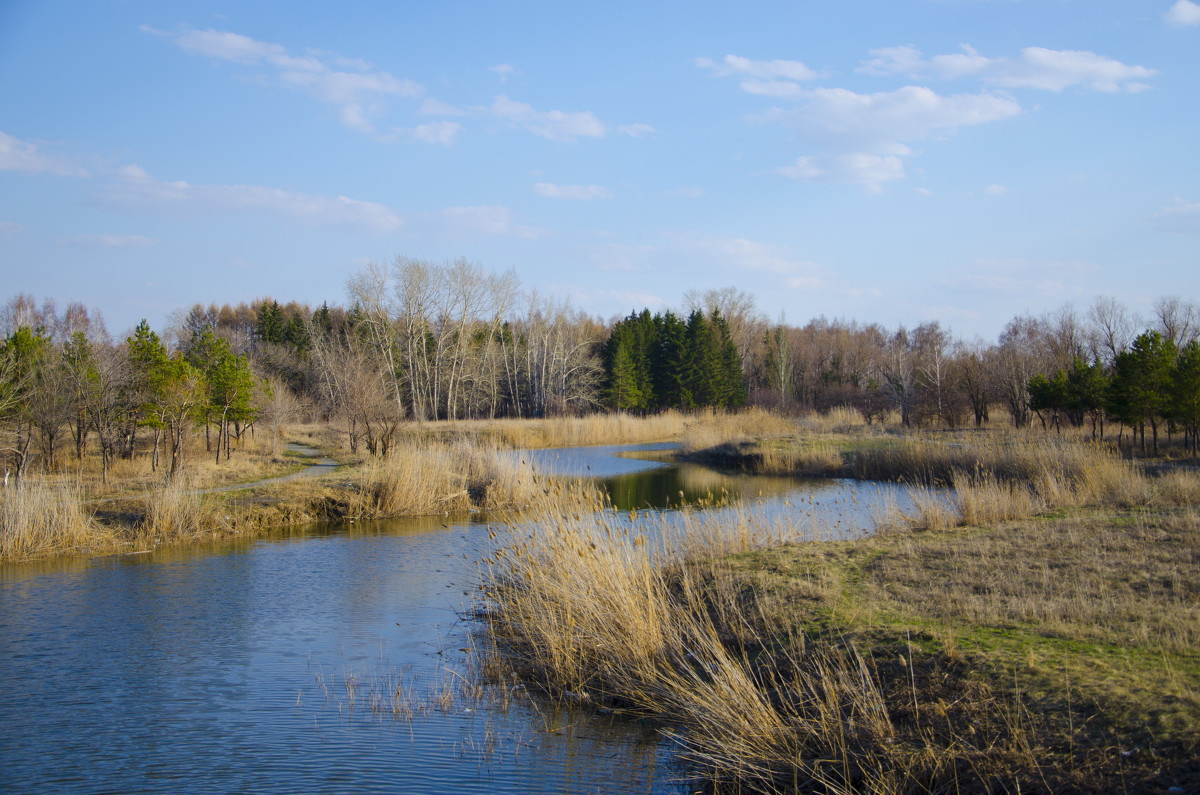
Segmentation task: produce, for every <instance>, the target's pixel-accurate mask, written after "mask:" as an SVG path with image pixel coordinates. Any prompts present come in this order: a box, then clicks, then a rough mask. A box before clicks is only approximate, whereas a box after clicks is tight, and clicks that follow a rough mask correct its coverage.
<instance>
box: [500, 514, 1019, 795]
mask: <svg viewBox="0 0 1200 795" xmlns="http://www.w3.org/2000/svg"><path fill="white" fill-rule="evenodd" d="M590 508H591V510H589V511H580V512H578V513H574V514H571V515H561V514H560V515H557V516H556V515H553V514H550V515H547V517H546V518H544V519H543V520H541V521H538V522H536V523H534V524H533V525H532V526H526V527H525V528H524V529H517V530H514V531H511V532H512V534H511V535H508V534H507V533H508V532H509V531H499V532H500V533H506V534H505V535H500V536H499V537H498V544H497V546H496V548H495V549H494V550H493V551H492V552H491V553H489V555H488V556H487V557H486V558H485V559H484V560H483V561H482V562H481V566H482V569H483V572H482V573H483V582H484V584H485V585H484V591H483V598H484V600H485V601H484V604H483V605H482V606H481V612H482V614H483V615H484V617H485V619H486V622H487V626H488V630H489V638H490V639H491V641H492V647H491V654H492V655H493V659H492V660H491V661H490V662H489V663H488V665H485V666H483V667H484V668H490V669H492V670H500V671H503V672H504V673H502V674H501V676H503V677H504V678H508V677H509V676H513V675H515V676H517V677H520V678H522V679H524V680H525V681H528V682H531V683H535V684H537V685H539V686H540V687H541V688H543V689H544V690H545V691H546V692H548V693H550V694H552V695H556V696H558V697H561V698H564V699H565V700H568V701H571V702H573V703H583V704H589V703H590V704H595V705H606V706H608V707H615V708H618V709H621V710H625V711H628V712H631V713H633V714H636V715H642V716H649V717H651V718H653V719H656V720H658V721H660V722H661V723H662V724H663V725H665V726H670V727H672V728H671V729H669V730H665V731H667V733H668V734H670V735H671V736H672V737H674V738H675V739H676V740H677V741H678V743H679V746H680V748H681V749H682V752H683V755H684V756H685V757H686V758H687V759H688V760H690V761H691V762H692V763H693V764H694V765H695V766H696V767H697V768H698V769H699V770H701V771H703V772H705V773H706V774H708V775H709V776H711V777H712V778H713V779H714V780H715V781H717V782H725V783H730V784H734V785H736V786H737V787H738V788H740V789H744V790H746V791H755V792H758V791H762V792H775V791H794V790H799V789H804V790H806V791H807V790H811V791H820V792H842V793H849V792H868V793H871V792H878V793H884V792H889V793H893V792H930V791H940V790H941V789H942V788H944V787H951V786H952V785H953V783H954V782H955V781H956V780H960V781H962V782H963V783H964V784H966V783H968V782H969V781H974V782H975V783H976V784H978V783H979V782H982V781H986V780H987V779H988V777H991V776H995V775H1001V776H1009V777H1010V778H1013V777H1015V778H1013V780H1016V779H1017V778H1019V777H1020V774H1019V773H1015V772H1014V771H1015V770H1018V769H1021V766H1022V765H1024V766H1025V767H1026V768H1028V769H1034V768H1036V759H1035V758H1034V757H1033V756H1031V752H1030V751H1029V743H1028V742H1026V739H1025V736H1024V734H1023V733H1022V730H1021V727H1020V725H1019V724H1018V722H1015V721H1013V720H1009V719H1007V718H1006V715H1007V714H1008V713H1007V712H1005V710H1006V709H1007V708H1008V706H1009V705H1008V702H1004V701H1002V700H998V699H996V698H995V697H993V696H992V694H991V693H990V692H989V691H987V689H986V688H985V687H982V686H981V687H979V688H977V691H976V696H977V697H975V698H973V699H970V700H966V699H964V698H959V700H958V701H957V702H955V705H954V706H953V707H952V708H951V712H953V713H954V714H953V716H952V717H951V718H949V719H947V718H946V714H947V713H946V711H945V708H944V706H945V703H946V702H945V701H943V702H942V704H943V712H942V716H941V721H940V722H939V721H938V720H937V715H936V710H937V709H938V707H937V703H938V702H937V701H936V700H935V701H934V702H933V703H932V705H931V706H922V704H923V703H924V699H925V697H926V692H925V690H924V689H923V688H924V687H925V685H919V684H918V683H917V678H916V677H915V676H914V675H913V674H912V672H911V669H908V668H905V669H904V673H903V676H900V675H888V676H881V666H880V664H878V663H877V662H876V661H873V660H872V659H870V658H869V657H867V656H864V655H862V654H860V653H859V651H858V650H857V648H856V647H855V645H854V644H852V643H846V642H844V641H843V640H841V639H839V638H837V637H832V636H831V637H824V638H822V637H820V636H818V635H806V634H804V633H802V632H794V631H793V630H792V624H791V623H790V613H789V611H791V610H794V609H795V606H796V602H795V600H794V599H787V600H784V601H782V602H777V601H774V600H773V599H772V598H771V597H770V595H769V594H767V593H766V591H760V590H758V589H755V588H753V587H750V586H749V585H748V584H747V581H746V580H745V578H740V577H735V576H730V575H729V573H728V570H727V567H726V565H725V564H724V563H723V561H726V560H730V559H731V558H730V557H729V556H731V555H732V556H733V558H732V559H734V560H736V559H739V558H740V557H742V556H745V555H748V554H753V553H754V552H755V551H756V550H760V549H764V548H779V544H780V543H781V542H784V541H787V540H789V539H791V540H794V539H795V538H797V537H798V536H802V535H803V528H799V527H796V526H792V525H786V526H781V525H775V524H772V523H769V522H766V521H764V520H762V519H761V518H756V517H754V516H753V515H747V514H745V513H741V514H735V518H734V520H732V521H713V520H711V519H706V518H704V517H702V516H699V515H696V514H687V513H685V514H684V515H683V519H682V520H681V521H680V522H678V523H672V522H668V521H667V520H665V519H662V518H657V519H655V520H652V521H651V524H649V525H647V524H645V523H642V524H638V523H637V522H636V521H635V520H636V517H627V516H626V515H624V514H616V513H614V512H613V511H611V509H609V508H608V507H607V506H606V505H605V503H604V502H603V500H602V499H599V498H596V497H592V498H591V505H590ZM908 664H909V663H907V662H906V665H908ZM911 664H912V665H914V666H915V665H916V662H915V661H914V662H912V663H911ZM882 667H883V668H887V669H888V670H889V671H893V669H896V668H897V667H898V666H897V665H896V664H895V660H894V658H893V659H892V660H891V661H890V662H888V663H887V665H885V666H882ZM920 677H921V679H922V680H925V679H928V677H927V676H926V674H925V673H922V674H921V675H920ZM897 683H901V684H902V685H903V687H899V686H898V685H897ZM942 695H944V696H947V698H951V697H952V696H951V695H950V694H949V692H948V691H946V690H943V692H942ZM959 695H960V696H961V695H962V694H961V693H960V694H959ZM897 705H899V706H897ZM1001 707H1003V708H1001ZM897 712H898V713H900V714H901V715H902V718H901V719H900V720H897V719H896V713H897ZM927 713H929V714H927ZM968 725H977V726H979V728H978V729H972V730H971V732H972V733H971V734H968V733H967V731H966V728H967V726H968ZM978 788H979V789H982V787H978Z"/></svg>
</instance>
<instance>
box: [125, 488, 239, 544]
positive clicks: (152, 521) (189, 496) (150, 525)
mask: <svg viewBox="0 0 1200 795" xmlns="http://www.w3.org/2000/svg"><path fill="white" fill-rule="evenodd" d="M145 500H146V510H145V515H144V517H143V519H142V521H141V523H140V524H139V526H138V528H137V531H138V535H139V536H141V537H142V538H144V539H146V540H153V541H155V542H158V543H177V542H180V541H186V540H189V539H194V538H199V537H202V536H205V535H208V534H211V533H213V532H216V531H218V530H223V529H227V528H228V526H229V517H228V516H227V515H226V514H223V513H222V512H221V507H220V503H219V501H218V499H217V498H216V497H215V496H214V495H212V494H202V493H200V491H199V490H197V488H196V480H195V479H194V478H193V477H192V476H191V474H190V472H189V471H188V470H182V471H180V472H177V473H176V474H175V476H174V477H172V478H170V479H168V480H165V481H162V482H160V483H159V484H158V485H156V486H155V487H154V489H153V490H152V491H151V492H150V493H149V494H148V495H146V498H145Z"/></svg>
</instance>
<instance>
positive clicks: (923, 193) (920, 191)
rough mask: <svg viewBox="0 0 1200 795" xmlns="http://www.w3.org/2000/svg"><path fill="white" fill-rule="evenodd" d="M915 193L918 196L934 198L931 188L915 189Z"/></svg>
mask: <svg viewBox="0 0 1200 795" xmlns="http://www.w3.org/2000/svg"><path fill="white" fill-rule="evenodd" d="M913 193H915V194H917V195H918V196H932V195H933V191H931V190H930V189H929V188H913Z"/></svg>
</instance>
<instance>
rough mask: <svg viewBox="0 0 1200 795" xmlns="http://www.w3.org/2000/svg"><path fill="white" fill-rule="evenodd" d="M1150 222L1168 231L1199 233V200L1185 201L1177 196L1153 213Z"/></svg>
mask: <svg viewBox="0 0 1200 795" xmlns="http://www.w3.org/2000/svg"><path fill="white" fill-rule="evenodd" d="M1151 223H1152V224H1153V225H1154V226H1157V227H1158V228H1160V229H1166V230H1167V231H1170V232H1181V233H1185V234H1197V233H1200V202H1186V201H1184V200H1183V199H1180V198H1177V199H1175V202H1174V203H1173V204H1170V205H1167V206H1166V207H1164V208H1162V209H1161V210H1159V211H1158V212H1157V213H1155V214H1154V216H1153V217H1152V218H1151Z"/></svg>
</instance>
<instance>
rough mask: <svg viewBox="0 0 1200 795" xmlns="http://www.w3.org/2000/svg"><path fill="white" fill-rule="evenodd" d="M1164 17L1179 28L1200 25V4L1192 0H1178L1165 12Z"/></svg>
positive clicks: (1168, 22)
mask: <svg viewBox="0 0 1200 795" xmlns="http://www.w3.org/2000/svg"><path fill="white" fill-rule="evenodd" d="M1163 19H1164V20H1166V22H1167V24H1168V25H1173V26H1175V27H1177V28H1183V27H1192V26H1195V25H1200V5H1196V4H1195V3H1193V2H1191V1H1190V0H1178V2H1176V3H1175V5H1173V6H1171V7H1170V8H1169V9H1168V10H1167V12H1166V13H1165V14H1163Z"/></svg>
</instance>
